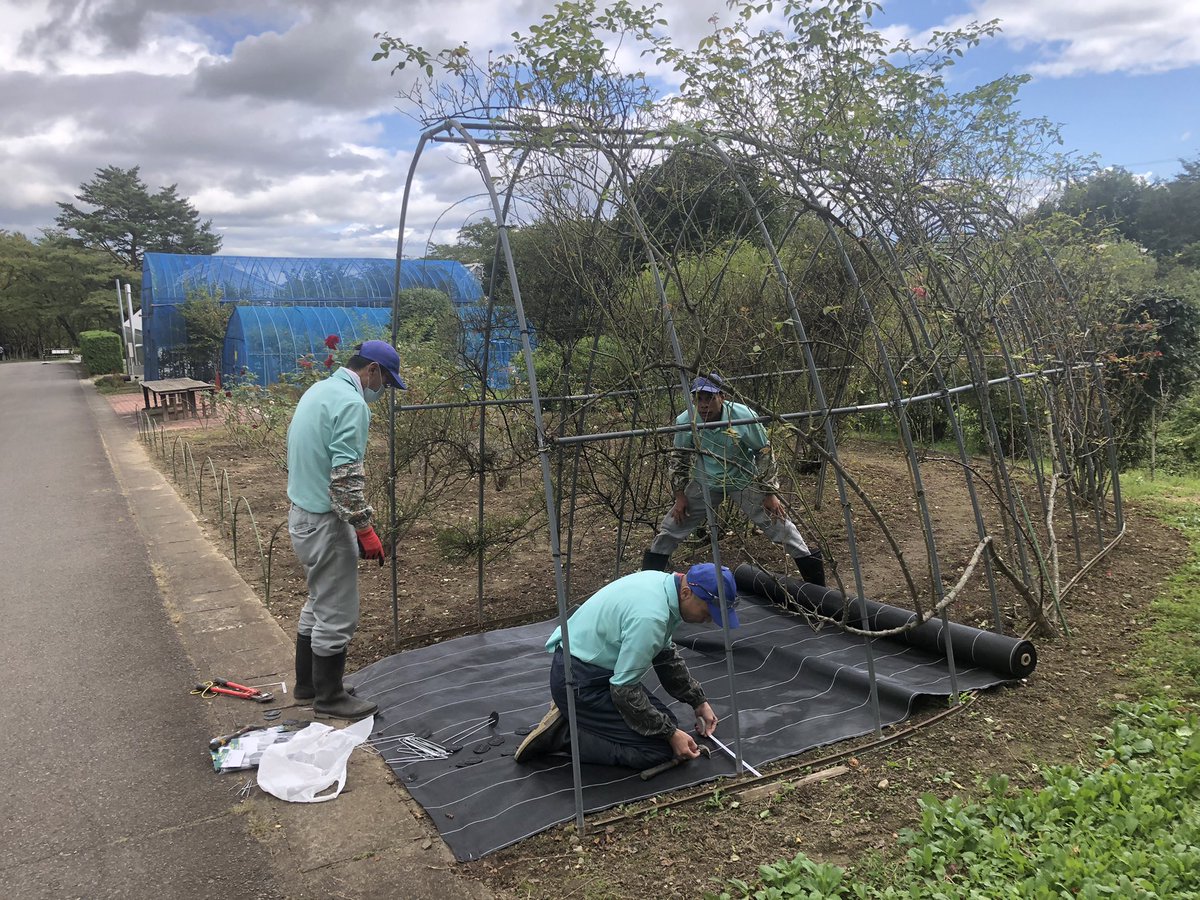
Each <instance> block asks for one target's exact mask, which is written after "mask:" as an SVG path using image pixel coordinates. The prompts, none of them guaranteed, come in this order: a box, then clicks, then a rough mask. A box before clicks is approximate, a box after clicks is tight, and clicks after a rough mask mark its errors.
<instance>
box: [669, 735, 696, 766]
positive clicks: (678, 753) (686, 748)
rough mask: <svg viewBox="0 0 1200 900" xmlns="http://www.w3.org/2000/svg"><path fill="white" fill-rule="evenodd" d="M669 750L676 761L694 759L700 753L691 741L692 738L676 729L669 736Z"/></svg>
mask: <svg viewBox="0 0 1200 900" xmlns="http://www.w3.org/2000/svg"><path fill="white" fill-rule="evenodd" d="M671 750H672V752H673V753H674V754H675V758H676V759H695V758H696V757H697V756H699V755H700V751H699V750H698V749H697V748H696V742H695V741H694V740H692V736H691V735H690V734H688V733H687V732H686V731H682V730H680V729H678V728H676V729H675V733H674V734H673V735H671Z"/></svg>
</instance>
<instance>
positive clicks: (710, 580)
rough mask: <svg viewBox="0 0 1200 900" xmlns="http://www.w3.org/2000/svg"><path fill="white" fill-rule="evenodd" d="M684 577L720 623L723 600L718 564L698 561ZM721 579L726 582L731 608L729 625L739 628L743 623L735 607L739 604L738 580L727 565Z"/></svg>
mask: <svg viewBox="0 0 1200 900" xmlns="http://www.w3.org/2000/svg"><path fill="white" fill-rule="evenodd" d="M684 577H685V579H686V580H687V586H688V587H689V588H691V590H692V593H693V594H695V595H696V596H697V597H699V598H700V599H701V600H703V601H704V602H705V604H706V605H707V606H708V612H709V614H710V615H712V618H713V621H714V622H716V623H717V624H718V625H720V624H721V600H720V597H719V596H718V595H717V567H716V565H715V564H713V563H697V564H696V565H694V566H692V567H691V568H690V569H688V570H687V575H686V576H684ZM721 581H722V582H724V584H725V607H726V609H728V610H729V627H730V628H737V627H738V626H739V625H740V624H741V623H740V622H738V615H737V610H736V609H734V607H735V606H737V582H736V581H734V580H733V573H732V572H730V571H729V568H728V567H727V566H721Z"/></svg>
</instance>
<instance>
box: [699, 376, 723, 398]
mask: <svg viewBox="0 0 1200 900" xmlns="http://www.w3.org/2000/svg"><path fill="white" fill-rule="evenodd" d="M701 391H703V392H705V393H707V394H722V393H724V388H723V387H722V386H721V379H720V378H718V377H717V375H716V373H715V372H712V373H710V374H709V375H708V377H707V378H706V377H704V376H703V375H701V376H700V377H699V378H697V379H696V380H695V381H693V382H692V393H693V394H698V393H700V392H701Z"/></svg>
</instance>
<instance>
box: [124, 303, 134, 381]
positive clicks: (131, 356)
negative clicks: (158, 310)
mask: <svg viewBox="0 0 1200 900" xmlns="http://www.w3.org/2000/svg"><path fill="white" fill-rule="evenodd" d="M125 305H126V306H128V307H129V344H128V347H129V351H128V352H129V377H130V378H133V377H134V371H133V370H134V369H136V368H137V340H136V338H135V336H134V334H135V332H134V330H133V286H132V285H131V284H130V283H129V282H128V281H127V282H125Z"/></svg>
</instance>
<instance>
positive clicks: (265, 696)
mask: <svg viewBox="0 0 1200 900" xmlns="http://www.w3.org/2000/svg"><path fill="white" fill-rule="evenodd" d="M192 693H193V694H199V695H200V696H201V697H209V696H212V695H213V694H224V695H225V696H226V697H240V698H241V699H243V700H253V701H254V702H255V703H270V702H271V701H272V700H274V699H275V695H274V694H272V693H271V692H270V691H262V690H259V689H258V688H252V687H246V685H244V684H238V683H237V682H236V681H226V680H225V679H224V678H214V679H213V680H212V681H206V682H204V684H198V685H196V689H195V690H194V691H192Z"/></svg>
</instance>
